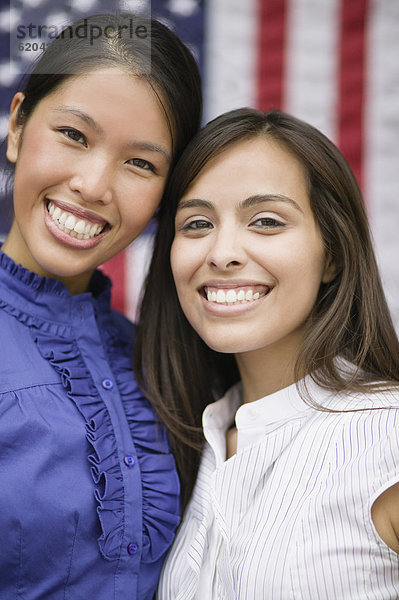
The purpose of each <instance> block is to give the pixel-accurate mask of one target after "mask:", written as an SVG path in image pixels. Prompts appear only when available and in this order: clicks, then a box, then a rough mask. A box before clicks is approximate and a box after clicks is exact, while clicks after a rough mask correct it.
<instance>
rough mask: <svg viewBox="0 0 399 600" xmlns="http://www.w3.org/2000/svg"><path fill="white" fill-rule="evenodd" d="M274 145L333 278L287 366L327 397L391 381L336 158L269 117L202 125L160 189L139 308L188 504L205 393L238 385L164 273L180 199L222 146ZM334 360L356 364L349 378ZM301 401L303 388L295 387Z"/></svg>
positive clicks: (394, 356) (157, 398) (288, 122)
mask: <svg viewBox="0 0 399 600" xmlns="http://www.w3.org/2000/svg"><path fill="white" fill-rule="evenodd" d="M259 136H261V137H266V138H273V139H274V140H276V141H277V142H278V143H279V144H281V146H282V147H283V148H285V149H286V150H288V151H289V152H290V153H292V155H294V156H295V157H296V158H297V159H298V160H299V161H300V163H301V164H302V165H303V168H304V172H305V174H306V177H307V183H308V189H309V196H310V202H311V207H312V211H313V214H314V216H315V219H316V222H317V224H318V226H319V229H320V232H321V235H322V239H323V242H324V246H325V250H326V254H327V256H329V257H330V259H331V260H332V261H333V262H334V265H335V268H336V276H335V278H334V279H333V280H332V281H331V282H330V283H327V284H322V285H321V287H320V291H319V296H318V299H317V302H316V306H315V307H314V310H313V312H312V316H311V318H310V319H309V324H308V329H307V335H306V336H305V340H304V343H303V347H302V349H301V352H300V353H299V359H298V362H297V365H296V375H297V380H299V379H300V377H303V375H304V374H311V375H312V377H313V378H314V380H315V381H317V383H319V384H320V385H322V386H323V387H326V388H328V389H331V390H335V391H342V390H354V391H373V390H374V389H375V388H376V387H378V386H379V384H378V383H377V384H376V383H375V382H376V381H377V382H384V383H383V384H382V385H385V386H386V385H388V386H389V385H390V384H394V383H397V382H398V381H399V343H398V339H397V336H396V333H395V330H394V327H393V324H392V320H391V317H390V314H389V310H388V307H387V303H386V300H385V296H384V292H383V289H382V285H381V280H380V276H379V273H378V268H377V265H376V260H375V256H374V251H373V247H372V242H371V236H370V231H369V225H368V220H367V216H366V212H365V208H364V204H363V200H362V196H361V193H360V190H359V187H358V185H357V183H356V180H355V177H354V176H353V174H352V171H351V170H350V168H349V166H348V164H347V162H346V161H345V159H344V157H343V156H342V154H341V153H340V152H339V150H338V149H337V148H336V147H335V146H334V144H333V143H332V142H330V140H328V139H327V138H326V137H325V136H324V135H323V134H322V133H320V132H319V131H318V130H317V129H315V128H314V127H312V126H310V125H308V124H306V123H304V122H303V121H300V120H298V119H296V118H294V117H292V116H290V115H287V114H284V113H282V112H279V111H276V110H272V111H269V112H266V113H262V112H260V111H257V110H253V109H239V110H235V111H231V112H229V113H226V114H224V115H222V116H220V117H218V118H217V119H215V120H214V121H212V122H211V123H209V124H208V125H207V126H206V127H205V128H204V129H203V130H202V131H201V132H200V133H199V134H198V135H197V136H196V137H195V138H194V139H193V140H192V142H191V143H190V144H189V146H188V148H187V149H186V151H185V152H184V154H183V156H182V158H181V159H180V161H179V162H178V164H177V166H176V168H175V171H174V173H173V174H172V177H171V180H170V182H169V185H168V187H167V190H166V196H167V203H166V204H165V205H164V207H163V210H162V213H161V214H160V223H159V229H158V232H157V236H156V239H155V246H154V254H153V258H152V262H151V266H150V270H149V274H148V278H147V286H146V291H145V294H144V297H143V301H142V309H141V319H140V324H139V332H138V339H137V346H136V356H135V369H136V373H137V377H138V378H139V380H140V381H141V382H142V384H144V385H146V387H147V389H148V394H149V397H150V398H151V401H152V402H153V404H154V406H155V407H156V409H157V411H158V413H159V414H160V415H161V417H162V419H163V420H164V422H165V423H166V424H167V425H168V426H169V429H170V431H171V432H172V434H173V443H174V450H175V453H176V457H177V462H178V466H179V468H180V472H181V479H182V483H183V485H184V486H185V487H184V494H185V495H184V498H185V500H187V499H188V497H189V495H190V492H191V489H192V486H193V483H194V480H195V476H196V466H197V464H198V458H199V451H200V449H201V443H202V435H201V430H200V425H201V414H202V411H203V409H204V407H205V405H206V404H208V403H209V402H211V401H212V400H213V398H214V393H215V391H216V393H218V392H219V393H220V392H223V391H224V389H225V388H226V387H228V386H230V385H231V384H232V383H234V382H235V381H237V379H238V372H237V368H236V364H235V360H234V357H233V356H232V355H231V354H223V355H222V354H218V353H216V352H214V351H212V350H210V349H209V348H207V347H206V346H205V344H204V342H203V341H202V340H201V339H200V338H199V336H198V335H197V334H196V333H195V331H194V330H193V329H192V327H191V326H190V325H189V323H188V322H187V320H186V318H185V316H184V314H183V312H182V310H181V308H180V305H179V301H178V298H177V293H176V289H175V285H174V281H173V276H172V272H171V268H170V261H169V255H170V248H171V245H172V241H173V237H174V219H175V215H176V208H177V204H178V202H179V199H180V198H181V197H182V195H183V194H184V193H185V191H186V190H187V188H188V187H189V185H190V184H191V183H192V182H193V180H194V179H195V177H197V175H198V174H200V172H201V169H202V168H203V167H204V166H205V165H206V164H207V163H208V162H209V160H211V159H212V158H214V157H215V156H217V155H218V154H220V153H221V152H223V150H225V149H226V148H228V147H230V146H232V145H233V144H237V143H238V142H241V141H243V140H246V139H250V138H254V137H259ZM337 357H343V358H344V359H347V360H348V361H350V362H351V363H353V364H354V365H355V370H354V371H353V372H352V374H351V377H349V378H348V376H347V374H344V373H343V372H342V370H341V369H340V368H338V366H337V360H336V359H337ZM302 394H303V396H304V398H305V399H307V400H308V401H312V399H311V398H307V397H306V390H302Z"/></svg>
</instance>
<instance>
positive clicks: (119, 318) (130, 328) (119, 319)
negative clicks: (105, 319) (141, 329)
mask: <svg viewBox="0 0 399 600" xmlns="http://www.w3.org/2000/svg"><path fill="white" fill-rule="evenodd" d="M111 322H112V324H113V325H114V327H116V328H117V329H118V331H120V333H121V334H122V335H123V336H126V337H128V338H130V339H133V338H134V335H135V332H136V326H135V324H134V323H133V322H132V321H130V319H128V318H127V317H125V316H124V315H122V314H121V313H120V312H118V311H117V310H114V309H112V310H111Z"/></svg>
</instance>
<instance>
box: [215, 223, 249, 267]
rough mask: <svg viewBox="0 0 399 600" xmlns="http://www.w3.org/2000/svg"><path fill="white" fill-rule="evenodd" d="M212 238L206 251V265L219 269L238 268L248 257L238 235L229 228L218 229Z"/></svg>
mask: <svg viewBox="0 0 399 600" xmlns="http://www.w3.org/2000/svg"><path fill="white" fill-rule="evenodd" d="M212 237H213V239H212V240H210V243H211V247H210V250H209V253H208V265H209V266H210V267H211V268H213V269H215V270H219V271H226V270H231V269H233V270H234V269H239V268H241V267H243V266H244V265H245V264H246V262H247V260H248V258H247V253H246V251H245V248H244V246H243V243H242V241H241V238H240V235H239V234H238V233H233V232H232V230H231V228H230V227H229V228H225V229H220V230H219V231H218V232H217V233H216V235H215V236H212Z"/></svg>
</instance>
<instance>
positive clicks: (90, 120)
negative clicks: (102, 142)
mask: <svg viewBox="0 0 399 600" xmlns="http://www.w3.org/2000/svg"><path fill="white" fill-rule="evenodd" d="M54 112H67V113H71V114H73V115H75V117H78V118H79V119H82V121H84V122H85V123H87V125H89V127H92V128H93V129H95V130H96V131H98V133H103V130H102V129H101V127H100V125H99V124H98V123H97V122H96V121H95V120H94V119H93V118H92V117H90V116H89V115H88V114H87V113H85V112H83V111H82V110H79V109H78V108H74V107H73V106H58V107H57V108H55V109H54Z"/></svg>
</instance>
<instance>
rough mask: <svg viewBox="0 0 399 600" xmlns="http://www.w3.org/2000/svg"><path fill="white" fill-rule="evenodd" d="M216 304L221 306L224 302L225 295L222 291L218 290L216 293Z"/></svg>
mask: <svg viewBox="0 0 399 600" xmlns="http://www.w3.org/2000/svg"><path fill="white" fill-rule="evenodd" d="M216 302H218V303H219V304H222V303H223V302H226V294H225V293H224V291H223V290H218V291H217V293H216Z"/></svg>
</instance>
